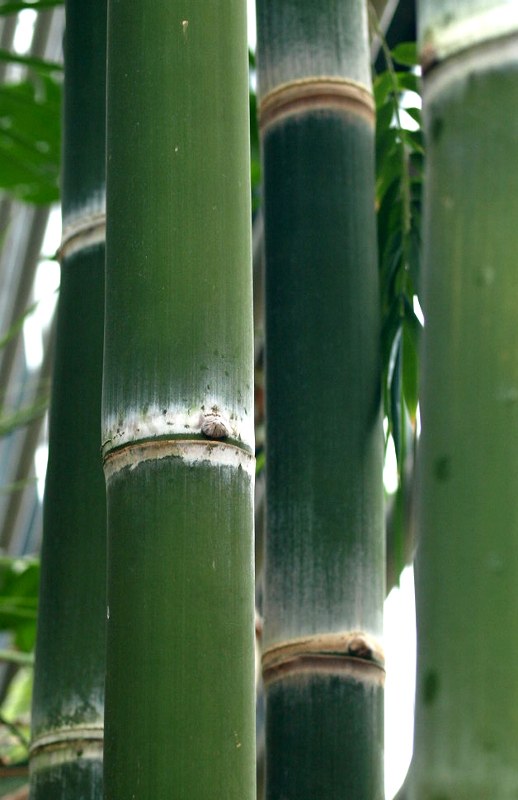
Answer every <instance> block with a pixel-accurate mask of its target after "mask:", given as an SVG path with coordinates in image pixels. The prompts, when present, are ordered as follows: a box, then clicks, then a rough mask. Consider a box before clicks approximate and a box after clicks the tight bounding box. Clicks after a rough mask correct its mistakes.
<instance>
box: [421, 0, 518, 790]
mask: <svg viewBox="0 0 518 800" xmlns="http://www.w3.org/2000/svg"><path fill="white" fill-rule="evenodd" d="M420 11H421V19H422V44H423V58H424V59H425V66H426V67H427V70H426V72H425V77H424V108H425V121H426V138H427V179H426V224H425V229H424V239H425V252H424V313H425V318H426V326H425V332H424V348H423V354H422V373H423V374H422V377H423V383H422V425H423V433H422V437H421V444H420V462H421V463H420V476H421V478H420V497H419V509H420V510H419V537H420V538H419V546H418V562H417V568H416V578H417V587H416V591H417V612H418V676H417V696H416V728H415V750H414V764H413V770H412V782H411V795H410V796H411V797H412V798H415V800H468V798H469V800H485V798H489V797H491V798H499V800H511V798H515V797H516V796H518V762H517V759H516V753H517V749H518V715H517V713H516V709H517V707H518V681H517V678H516V660H517V658H518V640H517V636H516V626H517V619H518V592H517V582H516V575H517V573H518V505H517V502H516V485H517V481H518V447H517V432H518V349H517V347H516V320H517V319H518V271H517V269H516V253H517V252H518V226H517V224H516V220H517V219H518V158H517V155H518V151H517V144H516V143H517V141H518V120H517V117H516V113H515V110H516V108H517V104H518V21H517V15H516V4H515V3H507V2H500V3H497V2H469V3H468V2H455V3H453V2H445V1H444V0H443V1H442V2H437V0H434V2H424V0H423V2H422V3H421V8H420ZM502 25H503V27H502ZM430 43H432V44H433V46H434V47H435V51H434V54H433V55H434V57H433V59H431V60H430V59H429V55H430V52H431V51H430V50H429V49H427V48H428V47H429V45H430ZM445 43H447V44H448V46H446V45H445ZM452 43H453V44H452Z"/></svg>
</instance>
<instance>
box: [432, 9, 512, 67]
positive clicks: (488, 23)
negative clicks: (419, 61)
mask: <svg viewBox="0 0 518 800" xmlns="http://www.w3.org/2000/svg"><path fill="white" fill-rule="evenodd" d="M513 34H518V3H516V2H515V0H513V2H512V3H505V4H504V5H502V4H500V5H496V6H494V7H489V8H481V9H480V10H478V11H475V12H474V13H468V12H467V13H466V16H465V17H464V16H462V17H461V18H458V19H454V20H452V21H451V22H449V23H443V24H441V20H440V18H439V19H438V20H437V21H435V20H434V19H432V20H430V22H429V23H428V20H426V19H425V20H424V21H423V22H422V36H421V39H422V41H421V47H422V55H423V61H424V62H427V61H430V60H433V59H435V60H439V61H442V60H443V59H445V58H448V57H449V56H452V55H455V54H457V53H459V52H461V51H462V50H466V49H468V48H471V47H475V46H476V45H479V44H483V43H485V42H490V41H494V40H495V39H501V38H504V37H508V36H511V35H513Z"/></svg>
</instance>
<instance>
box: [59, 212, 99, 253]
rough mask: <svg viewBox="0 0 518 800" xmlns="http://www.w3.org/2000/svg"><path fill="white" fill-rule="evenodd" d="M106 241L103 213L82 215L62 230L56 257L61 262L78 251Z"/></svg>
mask: <svg viewBox="0 0 518 800" xmlns="http://www.w3.org/2000/svg"><path fill="white" fill-rule="evenodd" d="M105 240H106V214H105V213H104V212H103V211H100V212H96V213H92V214H84V216H82V217H79V218H78V219H75V220H74V221H73V222H72V223H70V224H68V225H66V226H65V227H64V228H63V235H62V237H61V245H60V248H59V250H58V257H59V260H60V261H63V259H64V258H66V257H67V256H71V255H72V254H73V253H76V252H78V251H79V250H83V249H86V248H87V247H93V246H94V245H97V244H104V242H105Z"/></svg>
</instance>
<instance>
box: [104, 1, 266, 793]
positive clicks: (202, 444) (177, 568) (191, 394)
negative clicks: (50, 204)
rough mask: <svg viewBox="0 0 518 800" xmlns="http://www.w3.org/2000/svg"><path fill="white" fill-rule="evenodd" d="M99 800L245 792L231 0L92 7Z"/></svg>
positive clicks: (246, 523) (247, 649)
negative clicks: (101, 324) (104, 153)
mask: <svg viewBox="0 0 518 800" xmlns="http://www.w3.org/2000/svg"><path fill="white" fill-rule="evenodd" d="M108 39H109V44H108V65H109V69H108V199H107V202H108V228H107V309H106V342H105V374H104V387H103V409H104V411H103V416H104V434H103V442H104V445H103V451H104V458H105V474H106V481H107V496H108V531H109V534H108V537H109V552H108V607H109V620H108V638H107V645H108V649H107V683H106V749H105V784H106V797H108V798H116V797H128V798H129V797H135V798H150V797H175V798H176V797H177V798H184V797H196V798H197V800H204V799H205V798H214V797H225V798H228V800H232V798H235V800H237V798H239V800H242V799H243V798H252V797H253V796H254V783H255V752H254V751H255V747H254V744H255V742H254V737H255V732H254V602H253V591H254V587H253V547H252V496H253V472H254V469H253V463H254V455H253V449H254V441H253V400H252V397H253V342H252V296H251V295H252V293H251V285H252V275H251V257H250V238H251V237H250V186H249V146H248V136H249V134H248V130H249V127H248V111H247V109H248V75H247V64H248V54H247V47H246V18H245V3H244V2H242V1H241V0H223V1H222V2H219V3H207V2H206V0H192V1H191V2H190V3H189V4H188V6H187V7H186V6H185V4H183V3H180V2H178V1H177V0H175V2H171V1H170V0H160V2H153V3H151V2H147V3H140V4H135V3H134V2H132V1H131V0H111V2H110V5H109V35H108Z"/></svg>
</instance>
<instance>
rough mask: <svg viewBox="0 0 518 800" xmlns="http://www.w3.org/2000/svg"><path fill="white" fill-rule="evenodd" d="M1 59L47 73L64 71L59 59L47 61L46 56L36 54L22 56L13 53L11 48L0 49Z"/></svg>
mask: <svg viewBox="0 0 518 800" xmlns="http://www.w3.org/2000/svg"><path fill="white" fill-rule="evenodd" d="M0 61H4V62H7V63H9V64H23V65H24V66H26V67H31V69H35V70H36V71H37V72H43V73H45V74H47V73H51V72H63V65H62V64H59V63H58V62H57V61H47V60H45V59H44V58H37V57H36V56H21V55H19V54H18V53H11V52H10V51H9V50H3V49H0Z"/></svg>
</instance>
